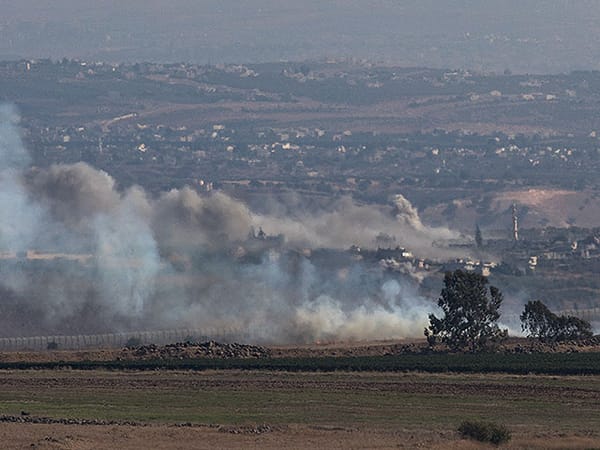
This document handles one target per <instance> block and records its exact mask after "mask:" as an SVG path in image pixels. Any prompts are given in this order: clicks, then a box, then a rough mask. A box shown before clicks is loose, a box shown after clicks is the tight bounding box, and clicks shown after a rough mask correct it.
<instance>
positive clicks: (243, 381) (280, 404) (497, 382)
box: [0, 371, 600, 434]
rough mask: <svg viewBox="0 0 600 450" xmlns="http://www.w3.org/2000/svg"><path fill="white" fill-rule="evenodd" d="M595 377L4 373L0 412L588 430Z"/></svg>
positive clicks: (593, 427)
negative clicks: (479, 422) (479, 421)
mask: <svg viewBox="0 0 600 450" xmlns="http://www.w3.org/2000/svg"><path fill="white" fill-rule="evenodd" d="M599 400H600V377H598V376H585V377H550V376H516V375H498V374H490V375H457V374H436V375H432V374H422V373H408V374H396V373H392V374H379V373H360V374H355V373H286V372H237V371H206V372H174V371H172V372H160V371H158V372H108V371H93V372H90V371H86V372H79V371H58V372H57V371H19V372H17V371H14V372H10V371H5V372H2V373H1V374H0V414H6V415H20V414H21V411H27V412H29V413H30V414H31V415H34V416H47V417H54V418H87V419H109V420H135V421H140V422H156V423H170V424H173V423H178V422H193V423H198V424H221V425H223V424H230V425H252V424H262V423H267V424H271V425H290V424H303V425H316V424H318V425H322V426H328V427H346V428H347V427H349V428H353V427H376V428H378V429H385V430H397V429H405V430H406V429H408V430H414V431H418V430H421V429H423V428H428V429H430V430H437V431H440V432H444V431H452V430H455V429H456V427H457V426H458V424H459V423H460V422H461V421H462V420H464V419H467V418H471V419H473V418H483V419H486V420H492V421H497V422H500V423H503V424H506V425H508V426H509V427H510V428H511V429H512V430H514V432H516V433H519V432H520V431H528V432H531V431H533V430H538V431H540V432H542V431H543V432H547V431H549V430H550V431H553V432H557V433H575V434H577V433H580V434H582V433H583V434H586V433H588V434H589V433H597V432H598V431H597V430H598V424H599V423H600V408H598V406H597V405H598V401H599Z"/></svg>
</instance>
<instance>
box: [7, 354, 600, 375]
mask: <svg viewBox="0 0 600 450" xmlns="http://www.w3.org/2000/svg"><path fill="white" fill-rule="evenodd" d="M65 367H68V368H72V369H82V370H94V369H109V370H157V369H167V370H197V371H202V370H220V369H236V370H272V371H289V372H313V371H318V372H332V371H356V372H363V371H380V372H402V371H422V372H431V373H441V372H459V373H510V374H530V373H536V374H548V375H586V374H587V375H600V353H591V352H590V353H531V354H524V353H519V354H516V353H482V354H465V353H454V354H453V353H433V354H406V355H389V356H352V357H329V356H325V357H294V358H262V359H211V358H198V359H186V360H178V359H170V360H123V361H69V362H60V361H59V362H3V363H0V369H5V370H11V369H19V370H23V369H58V368H65Z"/></svg>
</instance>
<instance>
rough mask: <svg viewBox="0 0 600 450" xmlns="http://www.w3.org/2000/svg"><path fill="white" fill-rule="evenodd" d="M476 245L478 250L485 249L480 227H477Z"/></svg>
mask: <svg viewBox="0 0 600 450" xmlns="http://www.w3.org/2000/svg"><path fill="white" fill-rule="evenodd" d="M475 244H476V245H477V248H481V247H483V237H482V236H481V229H480V228H479V225H477V226H476V227H475Z"/></svg>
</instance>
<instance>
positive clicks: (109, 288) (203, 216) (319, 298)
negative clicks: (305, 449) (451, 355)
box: [0, 106, 452, 342]
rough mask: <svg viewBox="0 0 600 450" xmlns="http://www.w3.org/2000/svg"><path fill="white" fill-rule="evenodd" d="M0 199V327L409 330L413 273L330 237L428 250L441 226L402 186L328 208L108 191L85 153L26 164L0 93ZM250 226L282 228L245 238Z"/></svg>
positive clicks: (417, 314) (331, 333)
mask: <svg viewBox="0 0 600 450" xmlns="http://www.w3.org/2000/svg"><path fill="white" fill-rule="evenodd" d="M0 207H1V208H2V211H3V213H2V215H1V216H0V251H2V252H4V253H3V258H2V259H1V260H0V283H1V284H0V308H1V314H0V333H1V334H3V335H7V336H8V335H12V336H18V335H32V334H69V333H83V332H85V333H96V332H112V331H127V330H136V329H166V328H177V327H193V328H203V327H212V328H214V327H225V328H227V329H233V330H236V331H238V330H239V332H240V333H243V334H244V335H249V336H250V337H251V338H253V339H255V340H256V341H261V342H301V341H312V340H317V339H376V338H392V337H409V336H420V335H421V332H422V329H423V327H424V325H425V322H426V320H427V314H426V313H427V311H429V310H430V308H431V303H430V302H429V301H427V300H425V299H423V298H420V297H419V296H418V294H417V291H416V288H417V285H416V282H415V281H414V280H413V279H411V278H410V277H409V276H405V277H403V276H401V275H399V274H395V275H391V274H389V273H386V272H384V271H383V270H375V269H373V267H372V265H371V266H368V265H366V264H364V263H363V262H362V261H360V260H359V259H358V258H355V257H353V256H352V255H350V254H349V253H347V252H341V251H335V250H333V249H347V248H349V247H350V246H351V245H353V244H357V245H361V246H370V247H373V246H374V245H375V244H374V243H375V239H376V237H377V236H379V235H381V234H382V233H385V234H386V235H389V236H394V237H395V238H396V242H397V243H398V245H406V246H408V247H410V248H411V249H412V250H414V251H417V252H421V253H422V255H423V256H425V257H433V256H435V252H436V251H437V250H436V249H434V248H432V246H431V243H432V241H433V240H436V239H440V238H448V237H452V233H451V232H449V231H448V230H444V229H433V228H429V227H427V226H425V225H423V224H422V223H421V221H420V220H419V217H418V214H417V213H416V210H414V208H413V207H412V205H410V203H409V202H408V201H407V200H406V199H404V197H402V196H398V197H397V198H396V202H395V209H394V208H392V207H390V208H389V209H388V210H385V208H383V209H382V208H375V207H372V206H361V205H357V204H355V203H354V202H353V201H352V200H351V199H349V198H344V199H342V200H340V201H339V202H338V203H337V204H336V206H335V207H334V208H333V209H332V210H331V211H327V212H325V211H319V212H310V213H309V212H302V213H300V212H299V213H298V214H292V215H287V216H284V215H278V214H257V213H254V212H253V211H251V210H250V209H249V208H248V207H247V206H246V205H245V204H243V203H242V202H240V201H237V200H235V199H233V198H231V197H229V196H227V195H225V194H223V193H219V192H217V193H213V194H211V195H199V194H198V193H197V192H195V191H193V190H192V189H190V188H183V189H180V190H172V191H169V192H165V193H163V194H162V195H160V196H158V197H157V198H150V197H149V196H147V195H146V193H145V192H144V191H143V190H142V189H141V188H138V187H134V188H131V189H128V190H125V191H120V190H118V188H117V186H116V183H115V181H114V180H113V179H112V177H110V175H108V174H107V173H105V172H102V171H99V170H96V169H94V168H92V167H90V166H88V165H86V164H84V163H77V164H72V165H54V166H51V167H49V168H30V167H29V157H28V154H27V152H26V151H25V149H24V147H23V145H22V142H21V140H20V138H19V134H18V115H17V114H16V112H15V111H14V110H13V109H11V108H10V107H7V106H2V107H1V108H0ZM259 227H263V228H264V229H265V230H266V231H268V232H269V233H281V234H282V235H283V236H284V237H280V238H278V239H268V238H265V237H262V239H261V238H254V237H252V238H249V237H248V233H249V232H250V230H252V229H256V230H258V229H259ZM307 248H309V249H312V253H311V256H310V257H307V251H306V249H307ZM324 248H328V249H329V250H318V249H324ZM27 251H29V254H28V255H27V256H25V254H24V252H27ZM32 251H37V252H39V253H32ZM42 252H46V253H53V254H54V255H48V254H46V255H44V256H42V255H41V253H42Z"/></svg>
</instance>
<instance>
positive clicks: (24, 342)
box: [0, 328, 250, 351]
mask: <svg viewBox="0 0 600 450" xmlns="http://www.w3.org/2000/svg"><path fill="white" fill-rule="evenodd" d="M249 339H250V336H248V335H245V333H244V332H242V330H237V329H232V328H206V329H194V328H182V329H175V330H161V331H131V332H123V333H105V334H79V335H72V336H64V335H56V336H28V337H5V338H0V351H19V350H21V351H27V350H47V349H56V350H84V349H101V348H121V347H124V346H126V345H131V344H132V343H135V345H148V344H156V345H165V344H173V343H176V342H184V341H194V342H205V341H210V340H218V341H221V342H232V341H233V340H243V341H244V342H246V341H247V340H249Z"/></svg>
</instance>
